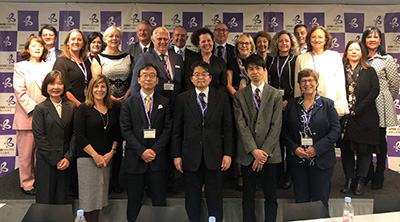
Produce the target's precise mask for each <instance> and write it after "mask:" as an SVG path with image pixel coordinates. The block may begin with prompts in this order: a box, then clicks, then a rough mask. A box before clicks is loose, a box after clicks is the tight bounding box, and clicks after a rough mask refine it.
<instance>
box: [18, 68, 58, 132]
mask: <svg viewBox="0 0 400 222" xmlns="http://www.w3.org/2000/svg"><path fill="white" fill-rule="evenodd" d="M51 70H52V64H51V63H49V62H42V63H41V64H39V65H37V64H36V65H35V64H34V63H33V62H31V61H22V62H18V63H15V65H14V75H13V83H14V84H13V86H14V93H15V98H16V99H17V104H16V105H15V114H14V122H13V127H12V128H13V129H14V130H32V111H33V110H34V109H35V106H36V104H39V103H41V102H42V101H43V100H45V97H44V96H42V91H41V87H42V81H43V79H44V76H45V74H47V73H49V72H50V71H51Z"/></svg>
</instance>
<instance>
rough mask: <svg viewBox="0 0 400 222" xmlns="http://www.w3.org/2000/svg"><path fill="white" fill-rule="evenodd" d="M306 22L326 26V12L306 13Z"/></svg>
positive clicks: (310, 24)
mask: <svg viewBox="0 0 400 222" xmlns="http://www.w3.org/2000/svg"><path fill="white" fill-rule="evenodd" d="M304 23H305V24H306V25H308V26H311V27H314V26H325V17H324V13H304Z"/></svg>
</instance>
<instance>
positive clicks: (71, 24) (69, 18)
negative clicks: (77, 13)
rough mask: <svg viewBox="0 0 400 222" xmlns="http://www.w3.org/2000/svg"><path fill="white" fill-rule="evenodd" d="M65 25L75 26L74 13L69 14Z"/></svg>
mask: <svg viewBox="0 0 400 222" xmlns="http://www.w3.org/2000/svg"><path fill="white" fill-rule="evenodd" d="M64 23H65V25H66V26H67V27H68V26H74V25H75V22H74V17H73V16H72V15H70V16H68V17H67V19H66V20H65V21H64Z"/></svg>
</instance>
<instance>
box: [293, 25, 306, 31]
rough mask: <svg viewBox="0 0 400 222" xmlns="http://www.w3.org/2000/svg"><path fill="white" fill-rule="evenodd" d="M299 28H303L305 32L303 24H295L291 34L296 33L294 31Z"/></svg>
mask: <svg viewBox="0 0 400 222" xmlns="http://www.w3.org/2000/svg"><path fill="white" fill-rule="evenodd" d="M300 27H304V28H306V30H307V28H308V27H307V26H306V25H304V24H297V25H296V26H295V27H294V29H293V32H294V33H295V32H296V29H298V28H300Z"/></svg>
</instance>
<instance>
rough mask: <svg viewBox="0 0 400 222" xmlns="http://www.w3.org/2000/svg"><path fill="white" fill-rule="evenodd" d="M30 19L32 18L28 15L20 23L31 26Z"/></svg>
mask: <svg viewBox="0 0 400 222" xmlns="http://www.w3.org/2000/svg"><path fill="white" fill-rule="evenodd" d="M31 19H32V17H31V16H30V15H28V16H26V18H25V19H24V21H22V22H23V23H24V24H25V26H32V25H33V22H32V21H31Z"/></svg>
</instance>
